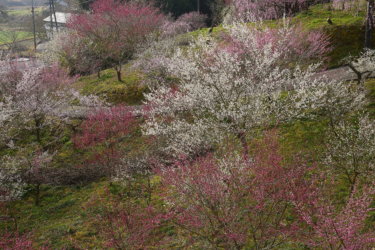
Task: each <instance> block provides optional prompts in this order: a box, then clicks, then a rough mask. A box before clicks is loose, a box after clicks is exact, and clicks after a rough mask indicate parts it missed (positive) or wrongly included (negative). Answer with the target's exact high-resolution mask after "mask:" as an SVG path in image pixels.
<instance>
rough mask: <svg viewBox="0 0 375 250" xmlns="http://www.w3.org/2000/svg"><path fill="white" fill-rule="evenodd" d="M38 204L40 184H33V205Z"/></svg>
mask: <svg viewBox="0 0 375 250" xmlns="http://www.w3.org/2000/svg"><path fill="white" fill-rule="evenodd" d="M39 204H40V184H36V186H35V206H39Z"/></svg>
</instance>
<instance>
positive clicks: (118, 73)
mask: <svg viewBox="0 0 375 250" xmlns="http://www.w3.org/2000/svg"><path fill="white" fill-rule="evenodd" d="M116 73H117V80H118V81H119V82H122V78H121V68H116Z"/></svg>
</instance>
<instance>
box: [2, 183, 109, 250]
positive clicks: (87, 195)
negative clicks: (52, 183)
mask: <svg viewBox="0 0 375 250" xmlns="http://www.w3.org/2000/svg"><path fill="white" fill-rule="evenodd" d="M107 185H108V183H107V182H99V183H93V184H90V185H86V186H83V187H78V186H76V187H74V186H70V187H43V189H42V201H41V205H40V206H39V207H37V206H35V205H34V201H33V199H32V195H30V196H27V197H26V198H25V199H23V200H21V201H18V202H15V203H13V204H12V205H11V208H10V209H11V211H12V214H14V215H15V216H17V217H19V218H20V219H19V220H18V228H19V230H20V231H21V232H22V231H32V233H33V239H34V241H35V246H41V245H48V246H50V247H52V248H53V249H62V248H67V249H69V248H71V247H73V246H74V245H75V244H78V245H80V246H81V247H84V248H90V249H92V248H94V247H95V246H96V247H98V246H100V245H101V241H100V239H98V238H97V232H96V229H95V228H96V227H95V225H94V224H95V223H96V222H95V214H94V213H93V212H92V211H93V210H91V209H90V208H89V207H90V206H89V204H90V201H91V200H92V198H93V197H96V196H99V195H101V194H103V193H104V192H105V187H106V186H107ZM4 225H5V224H4ZM6 226H9V227H13V225H12V224H10V223H8V224H7V225H6Z"/></svg>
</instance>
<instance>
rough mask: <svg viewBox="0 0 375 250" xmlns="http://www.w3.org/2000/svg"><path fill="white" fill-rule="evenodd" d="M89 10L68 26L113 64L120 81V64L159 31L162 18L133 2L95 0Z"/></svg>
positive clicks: (151, 8)
mask: <svg viewBox="0 0 375 250" xmlns="http://www.w3.org/2000/svg"><path fill="white" fill-rule="evenodd" d="M91 7H92V13H90V14H81V15H76V16H74V17H73V18H72V19H71V20H70V23H69V27H70V28H71V29H73V30H75V31H76V32H77V34H78V35H80V36H81V37H85V38H88V39H89V40H90V42H92V43H93V46H94V47H95V50H96V52H97V54H98V55H99V56H98V57H99V58H101V59H102V60H103V62H105V63H109V64H110V65H112V66H113V67H114V68H115V70H116V72H117V78H118V80H119V81H122V78H121V68H122V64H124V63H125V62H127V61H128V60H130V59H132V57H133V55H134V53H135V52H136V50H137V48H138V46H139V45H140V44H141V43H144V42H145V41H146V40H147V38H148V36H149V35H150V34H151V33H153V32H155V31H157V30H158V28H159V27H160V26H161V25H162V23H163V22H164V16H163V15H162V14H161V13H159V10H158V9H156V8H154V7H152V6H151V5H145V4H138V3H133V2H123V3H122V2H120V1H115V0H97V1H96V2H94V3H93V4H92V6H91Z"/></svg>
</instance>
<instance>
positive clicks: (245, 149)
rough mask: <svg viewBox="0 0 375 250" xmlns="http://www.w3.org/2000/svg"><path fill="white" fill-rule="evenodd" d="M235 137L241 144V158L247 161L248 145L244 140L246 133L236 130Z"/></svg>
mask: <svg viewBox="0 0 375 250" xmlns="http://www.w3.org/2000/svg"><path fill="white" fill-rule="evenodd" d="M237 138H238V139H239V140H240V142H241V145H242V150H243V152H242V155H243V159H244V160H245V161H246V162H247V161H248V160H249V145H248V143H247V140H246V134H245V132H238V134H237Z"/></svg>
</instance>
